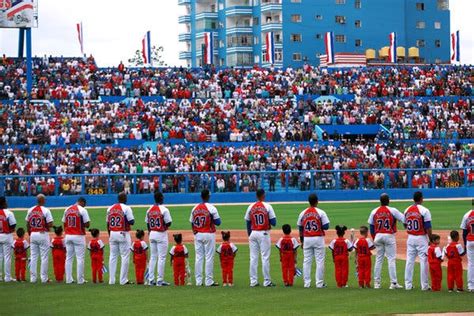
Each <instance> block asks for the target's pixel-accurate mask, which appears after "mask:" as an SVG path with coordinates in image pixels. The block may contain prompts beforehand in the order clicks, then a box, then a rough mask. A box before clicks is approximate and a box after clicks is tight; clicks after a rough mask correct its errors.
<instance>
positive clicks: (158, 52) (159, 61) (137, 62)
mask: <svg viewBox="0 0 474 316" xmlns="http://www.w3.org/2000/svg"><path fill="white" fill-rule="evenodd" d="M163 51H164V48H163V46H159V47H156V46H152V47H151V60H152V63H153V67H161V66H168V65H167V64H166V63H165V62H164V60H163V56H162V53H163ZM128 63H129V64H130V66H135V67H140V66H145V63H144V61H143V55H142V51H141V49H137V50H136V51H135V54H134V55H133V57H132V58H130V59H128Z"/></svg>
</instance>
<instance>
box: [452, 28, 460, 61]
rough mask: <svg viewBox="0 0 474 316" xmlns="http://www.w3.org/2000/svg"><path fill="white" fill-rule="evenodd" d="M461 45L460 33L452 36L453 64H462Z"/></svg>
mask: <svg viewBox="0 0 474 316" xmlns="http://www.w3.org/2000/svg"><path fill="white" fill-rule="evenodd" d="M460 47H461V46H460V43H459V31H456V32H454V33H452V34H451V62H452V63H455V62H458V63H460V62H461V52H460Z"/></svg>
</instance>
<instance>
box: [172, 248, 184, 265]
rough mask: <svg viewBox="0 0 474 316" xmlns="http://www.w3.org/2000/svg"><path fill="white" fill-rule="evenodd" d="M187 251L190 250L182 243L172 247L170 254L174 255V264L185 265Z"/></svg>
mask: <svg viewBox="0 0 474 316" xmlns="http://www.w3.org/2000/svg"><path fill="white" fill-rule="evenodd" d="M187 253H188V252H187V250H186V248H185V247H184V246H183V245H182V244H180V245H175V246H174V247H173V248H171V251H170V254H171V255H172V256H173V264H176V265H179V264H182V265H184V264H185V261H186V255H187Z"/></svg>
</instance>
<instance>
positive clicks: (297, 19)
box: [291, 14, 301, 23]
mask: <svg viewBox="0 0 474 316" xmlns="http://www.w3.org/2000/svg"><path fill="white" fill-rule="evenodd" d="M291 22H295V23H301V14H292V15H291Z"/></svg>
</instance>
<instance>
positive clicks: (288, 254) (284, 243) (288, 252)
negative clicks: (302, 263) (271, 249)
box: [276, 235, 298, 260]
mask: <svg viewBox="0 0 474 316" xmlns="http://www.w3.org/2000/svg"><path fill="white" fill-rule="evenodd" d="M276 246H277V248H278V249H279V250H280V256H282V257H285V258H288V260H291V259H290V258H294V257H295V250H296V249H297V248H298V243H297V242H296V240H295V239H294V238H293V237H291V236H287V235H285V236H283V237H281V238H280V240H279V241H278V242H277V245H276Z"/></svg>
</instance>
